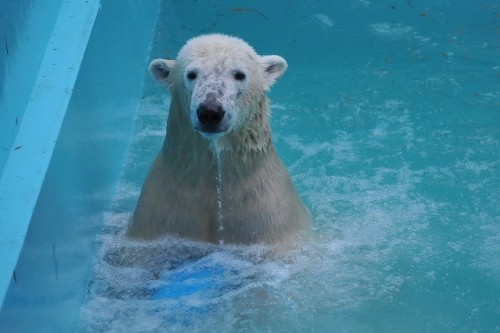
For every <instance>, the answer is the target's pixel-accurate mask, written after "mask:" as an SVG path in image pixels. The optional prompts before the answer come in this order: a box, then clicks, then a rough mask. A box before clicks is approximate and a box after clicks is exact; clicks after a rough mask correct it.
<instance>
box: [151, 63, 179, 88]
mask: <svg viewBox="0 0 500 333" xmlns="http://www.w3.org/2000/svg"><path fill="white" fill-rule="evenodd" d="M174 67H175V60H165V59H155V60H153V61H151V63H150V64H149V68H148V69H149V73H151V76H153V78H155V79H156V81H158V82H160V83H161V84H164V85H167V86H168V85H169V84H170V82H172V77H171V76H170V72H171V71H172V69H173V68H174Z"/></svg>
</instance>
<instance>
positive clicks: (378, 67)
mask: <svg viewBox="0 0 500 333" xmlns="http://www.w3.org/2000/svg"><path fill="white" fill-rule="evenodd" d="M28 3H31V4H32V6H35V5H36V4H37V3H36V2H35V1H33V2H28ZM144 3H146V2H141V6H140V7H139V2H138V1H137V2H135V1H127V2H124V3H122V2H120V3H118V2H116V1H109V2H103V3H102V4H101V6H102V7H101V9H100V12H99V13H98V14H97V20H96V22H95V24H94V25H93V31H92V35H91V36H90V40H89V44H88V47H87V48H86V52H85V58H84V59H83V62H82V64H81V69H80V72H79V74H78V77H77V79H76V84H75V87H74V89H73V91H72V94H71V99H70V101H69V106H68V108H67V111H66V112H67V113H66V117H65V119H64V123H63V124H62V128H61V133H60V134H59V136H58V139H57V144H56V146H55V150H54V155H53V157H52V159H51V160H50V165H49V168H48V172H47V175H46V176H45V178H44V183H43V186H42V187H41V192H40V195H39V197H38V201H37V205H36V208H35V210H34V213H33V217H32V218H31V223H30V226H29V231H28V233H27V236H26V240H25V242H24V247H23V249H22V251H21V255H20V257H19V261H18V263H17V266H16V267H15V272H16V275H15V278H13V277H11V276H12V275H11V273H10V272H7V273H8V274H9V278H10V279H11V281H10V287H9V289H8V291H7V295H6V298H5V301H4V304H3V307H2V311H1V313H0V331H2V332H4V331H5V332H30V331H33V328H34V327H36V328H37V329H36V331H38V332H52V331H74V330H77V331H79V332H116V331H122V332H123V331H126V332H157V331H165V330H169V331H193V330H200V331H208V330H213V331H287V332H289V331H297V332H302V331H320V332H321V331H333V332H381V331H384V332H461V331H477V332H491V331H495V330H498V329H500V321H499V320H498V318H499V317H500V316H499V315H500V313H499V312H500V311H499V308H498V304H499V303H500V296H499V295H500V287H499V286H500V284H499V282H500V281H499V276H500V275H499V267H500V263H499V245H498V244H500V234H499V227H498V222H499V221H498V216H499V208H498V207H499V206H500V202H499V199H498V198H499V197H500V193H499V192H500V191H499V188H500V187H499V184H500V182H499V171H500V156H499V151H500V150H499V140H500V115H499V103H500V86H499V75H500V64H499V63H498V59H500V58H499V42H498V32H497V30H496V29H497V27H498V20H499V18H498V13H499V10H500V8H499V7H498V5H495V4H494V3H492V2H488V1H460V2H459V4H458V3H457V2H439V4H436V3H435V2H430V1H429V2H419V3H417V2H416V1H392V2H391V1H383V2H375V1H367V0H353V1H342V2H339V3H336V4H335V6H334V5H332V3H331V2H329V1H302V2H295V1H284V0H280V1H275V2H272V3H269V4H267V5H266V4H259V5H256V4H254V3H251V2H241V3H238V4H235V3H234V2H229V1H204V2H202V3H200V2H196V4H195V2H179V1H177V2H173V1H162V2H161V3H157V2H147V3H148V7H144ZM194 4H195V5H194ZM58 7H59V4H58V5H54V8H58ZM35 12H36V11H35V10H33V13H35ZM116 13H121V14H122V15H116ZM40 15H42V14H40ZM43 15H44V16H45V15H46V14H43ZM44 16H42V17H44ZM54 17H56V15H54ZM54 19H55V18H54ZM35 22H36V21H35ZM243 23H244V24H243ZM26 29H28V28H26ZM47 31H48V32H47ZM47 31H46V32H45V38H46V40H47V41H48V40H49V38H50V35H49V34H50V29H49V28H47ZM119 32H121V33H119ZM207 32H224V33H228V34H234V35H237V36H240V37H242V38H243V39H245V40H246V41H248V42H249V43H250V44H251V45H252V46H254V47H255V49H256V50H257V52H258V53H260V54H279V55H281V56H283V57H285V58H286V59H287V61H288V63H289V69H288V71H287V72H286V73H285V75H284V77H283V78H281V79H280V81H279V82H278V83H277V84H276V85H275V86H274V87H273V90H272V92H271V94H270V97H271V101H272V120H271V121H272V128H273V138H274V141H275V144H276V147H277V149H278V151H279V153H280V155H281V157H282V159H283V161H284V162H285V164H286V165H287V166H288V168H289V170H290V173H291V175H292V177H293V179H294V182H295V184H296V186H297V188H298V190H299V192H300V193H301V195H302V197H303V199H304V201H305V202H306V203H307V205H308V206H309V207H310V208H311V210H312V212H313V215H314V218H315V223H314V226H313V230H312V232H311V233H310V234H307V235H304V237H303V239H301V241H300V242H299V243H298V244H297V246H296V247H295V248H294V249H291V250H290V251H288V252H287V253H285V254H279V255H277V254H274V253H272V251H270V250H269V249H268V248H266V247H261V246H250V247H237V246H226V247H220V246H215V245H207V244H199V243H196V242H188V241H181V240H175V239H165V240H159V241H156V242H151V243H147V244H144V243H140V242H132V241H129V240H127V239H126V238H125V237H124V235H123V233H124V229H125V226H126V224H127V222H128V218H129V217H130V214H131V212H132V210H133V208H134V205H135V202H136V200H137V196H138V193H139V190H140V186H141V185H142V181H143V179H144V177H145V174H146V171H147V169H148V167H149V165H150V163H151V160H152V158H153V156H154V155H155V154H156V152H157V150H158V148H159V146H160V145H161V143H162V139H163V135H164V124H165V120H166V112H167V109H168V103H169V96H168V94H167V93H166V92H164V91H163V89H161V88H160V87H158V86H157V85H156V84H154V82H153V81H152V80H151V79H150V78H149V77H148V76H147V75H146V76H145V68H146V65H147V63H148V61H149V60H150V59H151V58H156V57H175V55H176V53H177V51H178V50H179V48H180V47H181V46H182V45H183V44H184V42H185V41H186V40H187V39H188V38H190V37H192V36H195V35H199V34H201V33H207ZM39 33H40V34H42V33H44V32H43V31H40V32H39ZM21 42H22V41H21ZM21 42H20V44H19V46H18V47H21V45H22V43H21ZM12 47H13V46H12ZM9 51H10V50H9ZM125 55H126V56H125ZM43 56H44V54H43V52H42V53H41V54H40V55H39V58H40V59H42V58H43ZM102 64H106V65H105V66H103V65H102ZM96 68H99V70H96ZM124 73H126V74H127V75H124ZM6 77H8V76H6ZM34 77H35V78H36V76H34ZM4 82H5V80H4ZM33 82H35V79H33ZM3 89H4V90H5V89H7V84H6V85H5V86H4V88H3ZM28 94H29V93H28ZM5 100H7V99H6V98H5V95H4V97H2V101H5ZM2 110H3V109H2ZM2 117H3V114H2ZM22 121H23V120H21V122H22ZM13 123H14V124H15V121H14V122H13ZM2 126H3V125H2ZM14 134H16V135H17V133H14ZM14 134H13V135H12V137H16V135H14ZM16 147H17V146H13V147H12V149H15V148H16ZM18 150H20V149H18ZM16 151H17V150H16ZM14 152H15V151H11V152H9V153H10V154H12V153H14ZM0 226H1V225H0ZM63 309H64V310H63ZM61 313H64V315H61Z"/></svg>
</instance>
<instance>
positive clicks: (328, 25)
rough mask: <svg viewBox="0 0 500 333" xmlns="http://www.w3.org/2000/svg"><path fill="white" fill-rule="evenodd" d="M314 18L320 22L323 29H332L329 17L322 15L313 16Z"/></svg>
mask: <svg viewBox="0 0 500 333" xmlns="http://www.w3.org/2000/svg"><path fill="white" fill-rule="evenodd" d="M314 17H315V18H316V19H317V20H319V21H320V22H321V24H322V25H323V27H325V28H331V27H333V20H332V19H331V18H330V17H329V16H327V15H324V14H316V15H314Z"/></svg>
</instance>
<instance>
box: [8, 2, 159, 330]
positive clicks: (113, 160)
mask: <svg viewBox="0 0 500 333" xmlns="http://www.w3.org/2000/svg"><path fill="white" fill-rule="evenodd" d="M118 13H119V14H118ZM157 15H158V1H147V2H144V3H142V2H141V3H140V4H139V1H127V2H123V1H116V0H109V1H103V2H102V4H101V9H100V12H99V14H98V17H97V21H96V23H95V26H94V30H93V32H92V37H91V40H90V43H89V46H88V48H87V50H86V53H85V58H84V62H83V64H82V67H81V69H80V74H79V77H78V80H77V82H76V86H75V87H74V90H73V95H72V98H71V101H70V105H69V108H68V111H67V114H66V117H65V120H64V123H63V127H62V129H61V133H60V135H59V138H58V142H57V145H56V148H55V151H54V155H53V158H52V161H51V164H50V167H49V170H48V172H47V175H46V177H45V180H44V183H43V187H42V191H41V194H40V196H39V199H38V202H37V206H36V209H35V211H34V214H33V218H32V220H31V223H30V227H29V230H28V234H27V236H26V240H25V244H24V247H23V250H22V253H21V256H20V258H19V262H18V265H17V267H16V269H15V279H14V278H12V280H11V283H10V287H9V290H8V292H7V295H6V298H5V301H4V304H3V308H2V310H1V312H0V332H33V331H34V329H35V328H36V331H37V332H70V331H74V330H75V329H76V325H77V323H78V318H79V312H80V308H81V304H82V302H83V300H84V298H85V294H86V290H87V284H88V283H89V280H90V274H91V260H92V256H93V253H94V250H95V243H96V234H97V231H98V230H99V229H100V228H101V226H102V221H103V211H105V210H106V208H107V205H108V204H109V201H110V199H111V198H112V196H113V193H114V188H115V185H116V182H117V180H118V178H119V176H120V171H121V167H122V163H123V159H124V156H125V153H126V151H127V148H128V145H129V141H130V138H131V135H130V134H131V131H132V126H133V123H134V120H135V113H136V109H137V106H138V104H139V102H140V96H141V92H142V82H143V78H144V74H145V72H146V68H147V61H148V57H147V56H148V53H149V43H150V42H151V39H152V34H153V29H154V26H155V24H156V19H157ZM2 118H3V116H2Z"/></svg>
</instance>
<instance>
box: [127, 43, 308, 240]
mask: <svg viewBox="0 0 500 333" xmlns="http://www.w3.org/2000/svg"><path fill="white" fill-rule="evenodd" d="M286 67H287V64H286V61H285V60H284V59H283V58H282V57H280V56H275V55H272V56H259V55H257V54H256V53H255V51H254V50H253V49H252V48H251V47H250V46H249V45H248V44H247V43H245V42H244V41H242V40H241V39H238V38H235V37H229V36H225V35H218V34H214V35H205V36H200V37H197V38H194V39H191V40H190V41H188V42H187V43H186V45H185V46H184V47H183V48H182V49H181V51H180V52H179V55H178V57H177V60H165V59H156V60H153V61H152V62H151V64H150V67H149V70H150V72H151V74H152V75H153V77H154V78H155V79H156V80H158V81H159V82H160V83H162V84H163V85H165V86H167V87H168V88H169V89H170V92H171V94H172V102H171V106H170V112H169V118H168V122H167V135H166V137H165V142H164V145H163V147H162V150H161V151H160V153H159V154H158V156H157V158H156V160H155V162H154V163H153V166H152V167H151V170H150V172H149V175H148V178H147V179H146V182H145V184H144V187H143V190H142V192H141V197H140V199H139V202H138V204H137V207H136V210H135V213H134V219H133V223H132V225H131V226H130V229H129V235H130V236H133V237H138V238H155V237H158V236H161V235H164V234H176V235H179V236H183V237H189V238H194V239H200V240H204V241H209V242H217V241H219V240H220V239H219V238H220V237H222V238H224V239H223V240H224V241H225V242H229V243H260V242H262V243H268V244H276V243H280V244H283V243H286V242H289V241H290V240H291V239H292V238H293V237H294V235H296V233H297V232H298V231H299V230H302V229H304V228H305V227H306V226H307V225H308V224H309V223H310V215H309V212H308V210H307V209H306V208H305V206H304V205H303V203H302V201H301V200H300V198H299V196H298V194H297V193H296V191H295V188H294V186H293V184H292V182H291V179H290V177H289V175H288V172H287V171H286V169H285V167H284V166H283V164H282V162H281V161H280V159H279V157H278V156H277V154H276V151H275V149H274V146H273V145H272V142H271V131H270V127H269V119H268V118H269V103H268V100H267V97H266V96H265V93H266V92H267V91H268V90H269V88H270V87H271V86H272V84H273V83H274V82H275V81H276V79H277V78H279V77H280V76H281V75H282V74H283V73H284V71H285V70H286ZM237 72H240V73H243V74H244V75H245V79H244V80H241V79H240V80H237V79H236V78H235V75H234V74H235V73H237ZM189 73H195V74H196V78H195V79H192V78H191V79H190V78H189V77H188V74H189ZM214 96H216V99H217V103H220V104H221V105H222V107H223V109H224V111H225V112H226V115H225V117H224V119H223V120H222V121H223V122H226V123H225V125H227V131H225V132H224V133H218V134H216V135H213V134H206V133H200V132H199V131H198V130H197V129H199V127H200V124H199V120H198V118H197V115H196V109H197V107H198V106H199V105H200V103H203V102H204V101H206V100H207V99H210V98H212V99H213V98H214ZM214 148H215V149H214ZM217 163H219V165H218V166H217ZM218 167H220V169H219V171H220V172H221V178H222V179H221V180H222V184H221V185H222V186H221V187H222V188H221V190H222V196H221V199H222V207H223V211H222V216H223V217H224V218H223V221H222V222H223V225H224V231H223V233H222V234H220V233H218V232H217V224H218V221H217V216H218V215H219V214H218V212H217V209H218V208H217V207H218V204H217V202H216V197H217V195H216V194H217V193H216V178H217V177H216V175H217V172H218V169H217V168H218ZM219 213H220V212H219Z"/></svg>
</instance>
